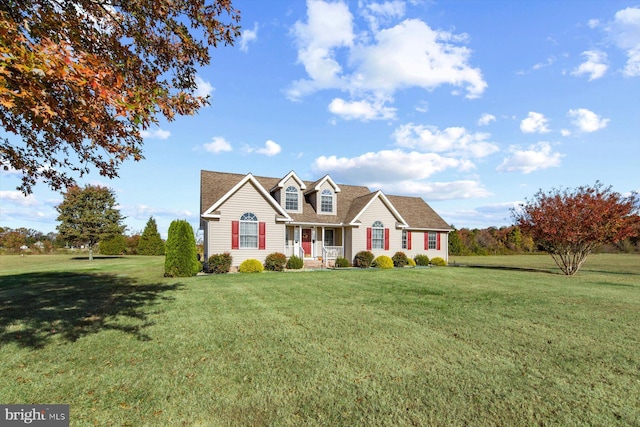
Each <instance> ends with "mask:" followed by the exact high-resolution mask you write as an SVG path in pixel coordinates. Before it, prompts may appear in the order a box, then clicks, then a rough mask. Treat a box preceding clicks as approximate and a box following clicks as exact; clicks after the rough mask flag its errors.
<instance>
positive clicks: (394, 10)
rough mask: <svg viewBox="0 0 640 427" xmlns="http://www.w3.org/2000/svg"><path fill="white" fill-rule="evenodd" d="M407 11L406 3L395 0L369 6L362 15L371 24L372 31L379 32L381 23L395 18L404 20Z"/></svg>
mask: <svg viewBox="0 0 640 427" xmlns="http://www.w3.org/2000/svg"><path fill="white" fill-rule="evenodd" d="M405 11H406V4H405V2H404V1H399V0H393V1H385V2H384V3H371V4H367V5H366V6H365V8H364V9H363V10H362V12H361V13H362V16H363V17H364V18H365V19H366V20H367V22H368V23H369V27H370V28H371V30H373V31H377V30H378V28H379V27H380V24H381V23H386V22H388V21H390V20H391V19H393V18H402V17H403V16H404V14H405Z"/></svg>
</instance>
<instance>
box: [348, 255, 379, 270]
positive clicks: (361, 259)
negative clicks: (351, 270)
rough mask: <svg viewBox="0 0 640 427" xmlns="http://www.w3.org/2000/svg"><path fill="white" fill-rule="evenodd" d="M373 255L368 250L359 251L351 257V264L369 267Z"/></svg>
mask: <svg viewBox="0 0 640 427" xmlns="http://www.w3.org/2000/svg"><path fill="white" fill-rule="evenodd" d="M374 257H375V256H374V255H373V254H372V253H371V252H370V251H360V252H358V253H357V254H356V256H355V257H353V266H354V267H359V268H369V267H371V263H372V262H373V258H374Z"/></svg>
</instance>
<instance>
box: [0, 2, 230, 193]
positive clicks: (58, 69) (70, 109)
mask: <svg viewBox="0 0 640 427" xmlns="http://www.w3.org/2000/svg"><path fill="white" fill-rule="evenodd" d="M239 20H240V12H239V11H237V10H235V9H234V8H233V6H232V5H231V0H181V1H173V0H135V1H134V0H131V1H126V0H124V1H123V0H112V1H99V0H64V1H60V0H51V1H50V0H19V1H18V0H5V1H2V2H0V127H1V128H2V129H3V130H4V131H5V132H3V137H2V138H0V166H1V167H4V168H5V169H9V168H14V169H16V170H19V171H22V173H23V174H22V185H21V186H20V187H19V188H20V189H21V190H22V191H23V192H24V193H25V194H28V193H31V192H32V187H33V185H35V184H36V182H38V181H40V180H42V181H44V182H46V183H48V185H49V186H51V187H52V188H53V189H56V190H59V189H61V188H65V187H66V188H69V187H70V186H71V185H74V178H73V177H72V176H70V175H69V172H71V173H72V174H79V175H80V176H82V175H83V174H86V173H88V172H89V170H90V167H95V168H96V169H97V170H98V171H99V173H100V174H101V175H103V176H107V177H115V176H117V172H118V168H119V166H120V164H121V163H122V162H123V161H125V160H127V159H134V160H140V159H141V158H142V136H141V135H140V130H143V129H147V128H148V127H149V126H150V125H151V124H154V123H158V121H159V117H160V116H163V117H164V118H165V119H166V120H169V121H171V120H173V119H174V117H175V115H176V114H179V115H192V114H194V113H196V112H197V111H198V110H199V109H200V108H201V107H202V106H204V105H207V104H208V99H207V98H206V97H203V96H200V95H199V94H198V91H197V89H198V86H197V80H196V73H197V70H198V68H200V67H204V66H206V65H208V64H209V63H210V60H211V57H210V52H209V47H210V46H213V47H217V46H218V45H220V44H225V45H227V44H233V42H234V40H235V38H236V37H238V36H239V35H240V27H239V26H238V25H237V23H238V22H239ZM5 136H8V137H5Z"/></svg>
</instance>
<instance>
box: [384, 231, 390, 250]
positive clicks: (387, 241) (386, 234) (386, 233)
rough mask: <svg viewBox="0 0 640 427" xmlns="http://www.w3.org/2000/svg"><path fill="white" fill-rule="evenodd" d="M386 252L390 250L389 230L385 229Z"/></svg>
mask: <svg viewBox="0 0 640 427" xmlns="http://www.w3.org/2000/svg"><path fill="white" fill-rule="evenodd" d="M384 250H385V251H388V250H389V229H388V228H385V229H384Z"/></svg>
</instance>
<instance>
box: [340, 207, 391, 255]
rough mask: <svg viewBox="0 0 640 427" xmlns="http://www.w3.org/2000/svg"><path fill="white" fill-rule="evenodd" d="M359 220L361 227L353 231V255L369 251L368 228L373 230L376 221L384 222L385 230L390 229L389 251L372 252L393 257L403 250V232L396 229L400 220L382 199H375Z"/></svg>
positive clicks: (372, 250)
mask: <svg viewBox="0 0 640 427" xmlns="http://www.w3.org/2000/svg"><path fill="white" fill-rule="evenodd" d="M358 220H359V221H360V222H361V225H360V227H358V228H354V229H353V242H352V243H353V247H352V252H353V255H355V254H356V253H358V252H360V251H364V250H366V249H367V228H371V227H372V226H373V223H374V222H376V221H380V222H382V224H383V225H384V228H388V229H389V250H388V251H385V250H384V249H371V252H373V254H374V255H375V256H379V255H387V256H390V257H391V256H393V254H395V253H396V252H398V251H401V250H402V230H401V229H399V228H396V223H397V222H398V220H397V219H396V217H395V216H394V215H393V214H392V213H391V211H390V210H389V209H388V208H387V206H386V205H385V204H384V203H383V202H382V201H381V200H380V198H375V199H374V200H373V201H372V203H371V204H370V205H369V207H368V208H367V209H366V210H365V211H364V212H363V213H362V214H361V215H360V217H359V218H358ZM352 261H353V259H352Z"/></svg>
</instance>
